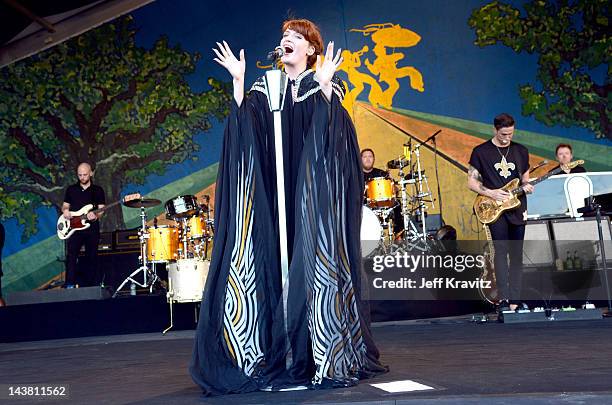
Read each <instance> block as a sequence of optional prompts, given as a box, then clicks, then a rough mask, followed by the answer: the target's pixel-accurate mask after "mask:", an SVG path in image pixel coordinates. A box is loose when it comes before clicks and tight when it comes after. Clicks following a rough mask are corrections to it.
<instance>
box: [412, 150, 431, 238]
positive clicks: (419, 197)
mask: <svg viewBox="0 0 612 405" xmlns="http://www.w3.org/2000/svg"><path fill="white" fill-rule="evenodd" d="M414 154H415V156H416V163H417V179H416V182H417V195H416V197H415V200H416V201H417V203H418V207H419V212H418V214H419V216H420V219H421V230H422V232H421V234H420V235H419V236H420V238H422V239H423V240H425V239H427V229H426V227H425V211H426V210H427V205H426V204H425V200H424V198H425V197H427V196H428V195H430V194H431V192H428V193H424V192H423V179H424V176H423V173H422V170H421V144H418V145H417V146H416V147H415V148H414ZM425 182H426V184H427V189H428V190H429V183H427V179H426V178H425ZM431 203H432V208H433V201H432V202H431Z"/></svg>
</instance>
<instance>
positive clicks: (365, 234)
mask: <svg viewBox="0 0 612 405" xmlns="http://www.w3.org/2000/svg"><path fill="white" fill-rule="evenodd" d="M382 236H383V228H382V225H381V224H380V221H378V217H377V216H376V214H374V211H372V210H371V209H370V208H368V207H366V206H363V207H362V210H361V256H362V257H367V256H369V255H370V254H371V253H372V252H374V250H376V248H377V247H378V245H379V244H380V242H381V241H382Z"/></svg>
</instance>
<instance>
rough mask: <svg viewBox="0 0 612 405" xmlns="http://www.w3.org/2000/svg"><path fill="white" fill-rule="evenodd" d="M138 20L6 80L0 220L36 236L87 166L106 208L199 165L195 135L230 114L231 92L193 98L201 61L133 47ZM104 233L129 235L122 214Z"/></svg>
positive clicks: (220, 87) (45, 57)
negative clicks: (179, 166) (132, 187)
mask: <svg viewBox="0 0 612 405" xmlns="http://www.w3.org/2000/svg"><path fill="white" fill-rule="evenodd" d="M130 24H131V17H124V18H121V19H119V20H116V21H114V22H112V23H109V24H106V25H103V26H101V27H99V28H96V29H94V30H91V31H89V32H87V33H85V34H83V35H81V36H79V37H76V38H73V39H71V40H69V41H67V42H65V43H62V44H60V45H57V46H55V47H53V48H51V49H50V50H48V51H45V52H42V53H40V54H38V55H35V56H33V57H31V58H29V59H27V60H24V61H21V62H19V63H15V64H13V65H10V66H8V67H6V68H4V69H2V70H1V71H0V74H1V78H2V80H1V83H0V179H1V180H0V220H4V219H7V218H12V217H15V218H17V220H18V221H19V223H21V224H24V225H25V232H24V234H23V235H22V239H24V240H25V239H27V237H29V236H30V235H32V234H33V233H35V232H36V223H37V220H38V218H37V216H36V213H35V208H36V207H39V206H41V205H42V206H53V207H56V208H57V209H58V212H59V209H60V207H61V205H62V202H63V198H64V191H65V189H66V187H67V186H68V185H70V184H73V183H74V182H75V181H76V175H75V171H76V167H77V164H78V163H79V162H82V161H87V162H91V163H92V164H93V165H95V166H94V170H95V176H94V180H95V182H96V183H97V184H98V185H100V186H101V187H103V188H104V190H105V192H106V197H107V201H109V202H110V201H115V200H118V199H119V198H120V192H121V190H122V187H123V186H124V185H125V184H127V183H133V184H142V183H143V182H144V180H145V179H146V177H147V176H148V175H150V174H162V173H164V171H165V169H166V167H167V166H168V165H170V164H174V163H179V162H183V161H185V160H186V159H189V158H194V157H193V155H194V152H195V151H196V150H198V148H199V146H198V144H197V143H196V142H195V135H196V134H198V133H200V132H202V131H206V130H208V129H209V128H210V127H211V120H212V119H213V118H216V119H218V120H223V119H224V117H226V116H227V114H228V113H229V110H228V108H229V107H228V106H229V101H230V97H231V96H230V91H229V87H228V84H225V83H221V82H218V81H216V80H214V79H209V82H208V83H209V85H210V89H209V90H207V91H204V92H202V93H196V92H193V91H192V90H191V89H190V87H189V85H188V84H187V82H186V81H185V76H186V75H188V74H191V73H193V72H194V71H195V67H196V62H197V60H198V59H199V58H200V56H199V55H198V54H190V53H188V52H186V51H184V50H182V49H181V48H180V47H179V46H174V47H171V46H170V45H169V44H168V40H167V38H165V37H161V38H160V39H158V40H157V41H156V42H155V44H154V45H153V46H152V48H151V49H144V48H142V47H138V46H136V44H135V41H134V37H135V34H136V30H135V29H133V28H131V27H130ZM102 226H103V229H117V228H122V227H124V222H123V216H122V211H121V207H120V206H117V207H116V208H115V209H111V210H109V212H108V213H107V214H106V216H105V219H104V221H103V222H102Z"/></svg>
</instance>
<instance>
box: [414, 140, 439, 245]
mask: <svg viewBox="0 0 612 405" xmlns="http://www.w3.org/2000/svg"><path fill="white" fill-rule="evenodd" d="M440 132H442V130H441V129H439V130H437V131H436V132H434V133H433V134H432V135H431V136H430V137H429V138H427V139H425V140H424V141H422V142H419V143H417V145H416V146H415V148H414V152H415V154H416V157H417V175H418V184H419V187H418V189H417V193H418V195H422V194H423V174H422V173H421V159H420V148H421V146H422V145H424V144H426V143H427V142H429V141H430V140H433V142H434V165H435V168H436V181H437V182H438V201H439V202H440V219H442V198H441V196H442V195H441V194H440V179H439V178H438V160H437V159H436V156H437V154H438V148H437V146H436V136H437V135H438V134H439V133H440ZM428 187H429V186H428ZM432 201H433V197H432ZM432 204H433V203H432ZM419 206H420V215H421V226H422V228H423V240H425V239H426V238H427V227H426V226H425V204H423V201H421V202H420V204H419ZM432 206H433V205H432Z"/></svg>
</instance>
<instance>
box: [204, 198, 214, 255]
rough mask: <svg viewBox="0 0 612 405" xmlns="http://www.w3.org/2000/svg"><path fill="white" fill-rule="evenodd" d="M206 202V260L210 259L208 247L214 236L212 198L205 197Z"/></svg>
mask: <svg viewBox="0 0 612 405" xmlns="http://www.w3.org/2000/svg"><path fill="white" fill-rule="evenodd" d="M204 202H205V204H206V210H205V213H206V222H205V226H204V229H205V230H206V233H205V235H204V260H206V259H208V245H209V243H210V240H211V239H212V235H213V232H214V230H213V226H212V222H211V220H210V196H209V195H205V196H204Z"/></svg>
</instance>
